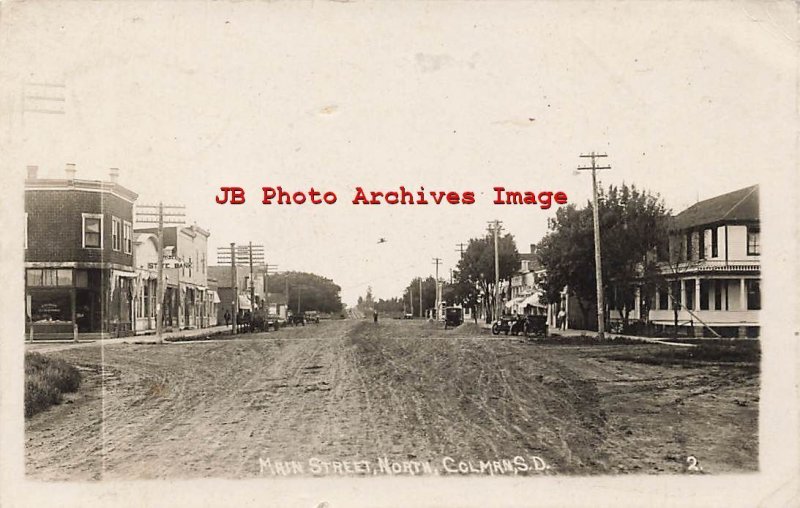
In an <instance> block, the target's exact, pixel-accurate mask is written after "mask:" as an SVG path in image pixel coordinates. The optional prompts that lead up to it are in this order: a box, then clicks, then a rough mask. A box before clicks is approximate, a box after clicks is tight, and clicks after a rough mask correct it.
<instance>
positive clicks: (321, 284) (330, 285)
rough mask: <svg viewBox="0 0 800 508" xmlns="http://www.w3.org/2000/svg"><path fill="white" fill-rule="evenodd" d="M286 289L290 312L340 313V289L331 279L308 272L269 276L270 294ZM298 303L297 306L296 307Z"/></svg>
mask: <svg viewBox="0 0 800 508" xmlns="http://www.w3.org/2000/svg"><path fill="white" fill-rule="evenodd" d="M287 289H288V291H289V295H288V301H289V303H288V306H289V309H290V310H291V311H292V312H297V310H298V308H299V309H300V312H305V311H306V310H316V311H319V312H330V313H339V312H341V311H342V299H341V295H340V294H339V293H340V291H341V289H342V288H341V287H339V286H338V285H337V284H335V283H334V282H333V281H332V280H331V279H328V278H325V277H322V276H319V275H316V274H313V273H308V272H282V273H277V274H275V275H270V276H269V290H270V292H272V293H281V292H285V291H286V290H287ZM298 303H299V306H298Z"/></svg>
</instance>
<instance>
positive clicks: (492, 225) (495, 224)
mask: <svg viewBox="0 0 800 508" xmlns="http://www.w3.org/2000/svg"><path fill="white" fill-rule="evenodd" d="M502 227H503V223H502V222H501V221H499V220H493V221H491V222H489V232H490V233H492V235H493V236H494V310H493V312H494V316H492V319H497V316H498V315H499V314H500V254H499V252H498V250H497V235H498V233H500V229H502Z"/></svg>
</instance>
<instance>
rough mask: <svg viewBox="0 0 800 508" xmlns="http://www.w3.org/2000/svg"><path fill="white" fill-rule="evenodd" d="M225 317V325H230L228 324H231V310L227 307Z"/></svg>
mask: <svg viewBox="0 0 800 508" xmlns="http://www.w3.org/2000/svg"><path fill="white" fill-rule="evenodd" d="M224 318H225V326H228V325H230V323H231V311H230V310H228V309H225V316H224Z"/></svg>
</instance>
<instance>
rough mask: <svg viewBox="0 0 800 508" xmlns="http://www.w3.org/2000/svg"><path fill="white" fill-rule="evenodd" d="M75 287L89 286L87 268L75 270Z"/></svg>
mask: <svg viewBox="0 0 800 508" xmlns="http://www.w3.org/2000/svg"><path fill="white" fill-rule="evenodd" d="M75 287H78V288H88V287H89V272H87V271H86V270H75Z"/></svg>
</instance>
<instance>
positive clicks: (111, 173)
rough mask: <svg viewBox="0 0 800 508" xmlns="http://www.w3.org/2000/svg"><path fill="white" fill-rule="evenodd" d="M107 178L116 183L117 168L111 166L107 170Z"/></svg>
mask: <svg viewBox="0 0 800 508" xmlns="http://www.w3.org/2000/svg"><path fill="white" fill-rule="evenodd" d="M108 178H109V179H110V180H111V181H112V182H113V183H117V180H119V168H111V169H109V170H108Z"/></svg>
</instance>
